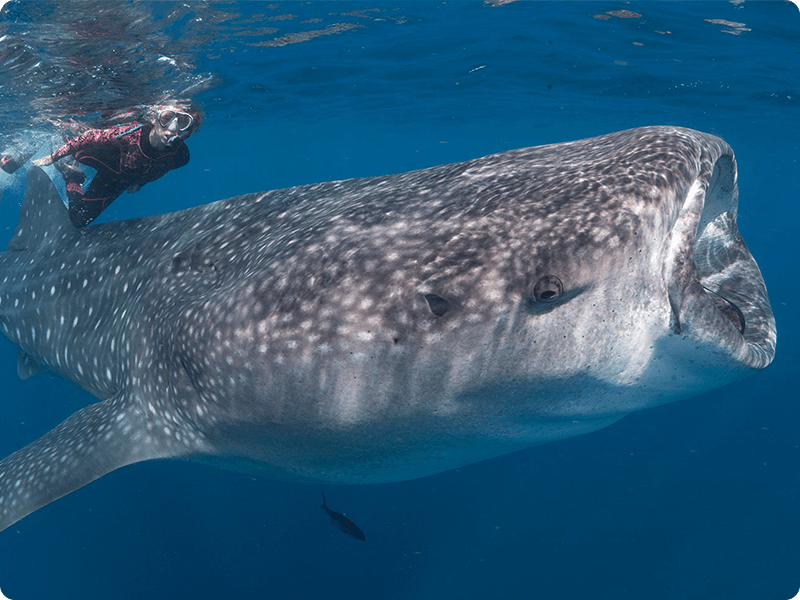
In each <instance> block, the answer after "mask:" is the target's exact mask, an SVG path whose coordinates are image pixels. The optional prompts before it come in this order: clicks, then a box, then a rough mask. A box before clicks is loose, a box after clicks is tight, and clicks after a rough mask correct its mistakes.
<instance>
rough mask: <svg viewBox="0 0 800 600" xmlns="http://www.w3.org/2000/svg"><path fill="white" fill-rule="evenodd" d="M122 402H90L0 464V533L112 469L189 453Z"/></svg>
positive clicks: (117, 399) (133, 406)
mask: <svg viewBox="0 0 800 600" xmlns="http://www.w3.org/2000/svg"><path fill="white" fill-rule="evenodd" d="M128 400H129V399H128V397H127V396H126V395H125V394H122V393H118V394H116V395H114V396H112V397H111V398H109V399H108V400H105V401H103V402H97V403H95V404H90V405H89V406H87V407H85V408H83V409H81V410H79V411H78V412H76V413H74V414H73V415H71V416H70V417H69V418H68V419H66V420H65V421H64V422H63V423H61V424H60V425H59V426H58V427H56V428H55V429H53V430H51V431H50V432H48V433H46V434H45V435H43V436H42V437H40V438H39V439H38V440H36V441H35V442H33V443H31V444H28V445H27V446H25V447H24V448H22V449H21V450H19V451H17V452H15V453H14V454H12V455H10V456H8V457H7V458H5V459H3V460H2V461H0V531H2V530H3V529H5V528H7V527H10V526H11V525H13V524H14V523H16V522H17V521H19V520H20V519H22V518H23V517H25V516H26V515H28V514H30V513H32V512H33V511H35V510H37V509H39V508H41V507H42V506H45V505H46V504H49V503H50V502H53V501H54V500H57V499H59V498H61V497H62V496H66V495H67V494H69V493H70V492H73V491H75V490H77V489H78V488H81V487H83V486H84V485H86V484H87V483H91V482H92V481H94V480H95V479H98V478H100V477H102V476H103V475H105V474H106V473H110V472H111V471H113V470H115V469H118V468H120V467H124V466H125V465H129V464H132V463H135V462H140V461H143V460H149V459H154V458H170V457H174V456H180V455H182V454H189V453H190V452H189V451H188V449H187V448H186V447H185V446H182V450H183V451H181V450H179V449H177V448H176V446H175V445H173V444H170V443H165V442H167V440H165V438H164V434H163V428H162V430H161V431H160V432H158V433H151V431H149V430H148V427H147V420H146V415H145V414H144V411H143V409H142V408H141V407H140V406H138V405H136V404H134V403H132V402H129V401H128ZM151 425H152V424H151ZM151 429H152V427H151ZM159 436H160V437H159Z"/></svg>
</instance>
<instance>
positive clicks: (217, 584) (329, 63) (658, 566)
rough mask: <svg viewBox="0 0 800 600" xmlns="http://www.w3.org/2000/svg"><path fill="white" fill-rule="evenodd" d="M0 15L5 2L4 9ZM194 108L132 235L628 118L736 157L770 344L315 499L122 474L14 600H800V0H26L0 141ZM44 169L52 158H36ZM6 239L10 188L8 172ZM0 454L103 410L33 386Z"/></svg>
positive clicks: (52, 534) (15, 404)
mask: <svg viewBox="0 0 800 600" xmlns="http://www.w3.org/2000/svg"><path fill="white" fill-rule="evenodd" d="M0 4H2V2H0ZM173 96H177V97H182V98H190V99H192V100H194V101H195V102H197V103H198V104H200V105H201V106H202V107H203V108H204V110H205V112H206V120H205V122H204V124H203V126H202V129H201V131H200V132H199V133H198V134H197V135H196V136H195V137H192V138H191V139H190V140H189V146H190V148H191V152H192V159H191V162H190V163H189V165H187V166H186V167H184V168H182V169H180V170H178V171H175V172H173V173H170V174H169V175H167V176H166V177H164V178H163V179H161V180H159V181H157V182H155V183H152V184H149V185H147V186H145V187H144V188H143V189H142V190H141V191H140V192H138V193H137V194H135V195H125V196H123V197H121V198H120V199H119V200H118V201H117V202H116V203H115V204H114V205H113V206H112V207H111V208H110V209H109V210H107V211H106V212H105V213H104V214H103V217H102V220H118V219H126V218H132V217H137V216H142V215H148V214H156V213H161V212H166V211H172V210H178V209H181V208H185V207H189V206H194V205H197V204H201V203H205V202H210V201H213V200H217V199H220V198H226V197H230V196H234V195H237V194H241V193H246V192H253V191H261V190H267V189H273V188H280V187H287V186H292V185H298V184H304V183H311V182H318V181H326V180H331V179H344V178H349V177H358V176H369V175H380V174H386V173H394V172H402V171H407V170H411V169H415V168H422V167H427V166H432V165H437V164H442V163H447V162H453V161H459V160H465V159H469V158H474V157H477V156H481V155H485V154H489V153H493V152H498V151H502V150H507V149H511V148H516V147H524V146H532V145H539V144H544V143H550V142H558V141H566V140H570V139H578V138H584V137H589V136H592V135H598V134H602V133H608V132H611V131H616V130H621V129H626V128H630V127H636V126H640V125H654V124H675V125H681V126H687V127H693V128H696V129H700V130H703V131H707V132H711V133H715V134H717V135H720V136H722V137H724V138H725V139H726V140H727V141H728V142H729V143H730V144H731V145H732V147H733V148H734V150H735V151H736V154H737V160H738V166H739V187H740V208H739V227H740V230H741V231H742V234H743V236H744V238H745V240H746V241H747V243H748V246H749V247H750V249H751V251H752V253H753V255H754V256H755V257H756V259H757V260H758V262H759V265H760V267H761V269H762V272H763V274H764V278H765V280H766V282H767V286H768V289H769V292H770V298H771V301H772V305H773V309H774V311H775V315H776V319H777V322H778V351H777V357H776V359H775V362H774V363H773V364H772V365H771V366H770V367H769V368H768V369H766V370H765V371H763V372H759V373H757V374H754V375H753V376H752V377H751V378H749V379H747V380H745V381H743V382H741V383H740V384H737V385H735V386H729V387H726V388H722V389H720V390H718V391H716V392H713V393H709V394H705V395H702V396H698V397H695V398H692V399H689V400H686V401H683V402H679V403H675V404H671V405H666V406H662V407H660V408H657V409H651V410H648V411H643V412H640V413H636V414H633V415H630V416H628V417H626V418H624V419H623V420H622V421H620V422H618V423H616V424H614V425H613V426H611V427H608V428H607V429H604V430H601V431H599V432H597V433H594V434H591V435H587V436H584V437H579V438H573V439H569V440H565V441H562V442H558V443H553V444H549V445H544V446H540V447H536V448H532V449H530V450H526V451H523V452H519V453H516V454H513V455H510V456H505V457H501V458H498V459H494V460H491V461H487V462H483V463H479V464H475V465H471V466H469V467H464V468H462V469H459V470H457V471H450V472H446V473H442V474H440V475H436V476H433V477H428V478H425V479H420V480H415V481H408V482H403V483H396V484H386V485H374V486H326V488H325V491H326V494H327V497H328V503H329V505H330V506H331V508H333V509H336V510H340V511H344V512H346V513H347V514H348V516H349V517H351V518H352V519H353V520H354V521H355V522H357V523H358V524H359V526H360V527H361V528H362V529H363V530H364V531H365V532H366V535H367V538H368V541H367V542H366V543H359V542H356V541H354V540H351V539H349V538H347V537H345V536H343V535H342V534H341V533H340V532H338V531H337V530H336V529H334V528H333V527H331V526H330V525H329V524H328V521H327V517H326V516H325V514H324V513H323V511H321V510H320V509H319V504H320V498H319V491H320V489H319V486H308V485H301V484H294V483H291V482H275V481H270V480H265V479H257V478H252V477H249V476H245V475H241V474H237V473H230V472H227V471H221V470H216V469H212V468H210V467H204V466H200V465H196V464H191V463H185V462H179V461H175V462H153V463H144V464H138V465H134V466H131V467H126V468H124V469H121V470H118V471H116V472H114V473H111V474H110V475H108V476H106V477H104V478H102V479H100V480H98V481H96V482H94V483H92V484H91V485H89V486H87V487H85V488H83V489H81V490H78V491H77V492H74V493H73V494H71V495H69V496H67V497H65V498H63V499H61V500H59V501H57V502H55V503H53V504H51V505H49V506H47V507H45V508H43V509H41V510H40V511H38V512H36V513H34V514H33V515H31V516H29V517H27V518H25V519H24V520H22V521H20V522H19V523H17V524H16V525H14V526H13V527H11V528H9V529H8V530H6V531H4V532H2V533H1V534H0V589H2V591H3V593H4V594H5V595H6V596H7V597H9V598H11V599H12V600H28V599H30V600H39V599H46V598H63V599H72V598H76V599H78V598H80V599H82V600H94V599H100V598H102V599H108V598H114V599H118V600H125V599H128V598H131V599H132V598H139V597H147V598H154V599H157V598H216V597H231V598H277V599H287V600H289V599H291V600H300V599H307V598H320V597H324V598H331V599H334V598H348V599H354V598H369V599H373V598H382V599H383V598H385V599H394V598H404V599H406V598H415V599H417V598H418V599H433V598H436V599H439V598H463V599H468V598H514V599H517V598H519V599H550V598H558V599H563V598H583V597H592V598H598V599H605V598H609V599H612V598H613V599H615V600H616V599H624V598H637V599H638V598H651V599H673V598H687V599H691V598H726V600H738V599H743V600H744V599H748V600H749V599H753V598H759V599H760V598H764V599H767V598H776V599H779V600H782V599H788V598H791V597H793V596H794V595H795V594H796V593H797V592H798V589H800V549H799V548H800V543H799V542H800V519H798V518H797V515H798V504H799V503H800V468H799V467H800V460H799V459H800V435H798V433H797V426H796V424H797V423H798V422H799V421H800V407H799V406H798V404H799V403H798V400H800V395H799V394H798V386H797V379H798V370H797V364H798V350H799V345H798V334H799V333H800V332H799V331H798V329H799V327H800V324H799V323H798V318H797V314H795V313H794V310H793V308H794V307H795V305H796V304H797V301H796V298H797V297H798V294H799V293H800V284H798V277H797V274H798V268H797V259H798V255H799V254H800V252H798V241H797V234H796V230H797V224H798V221H799V219H800V209H798V208H797V204H796V199H797V198H798V197H800V185H799V184H798V181H799V180H800V177H798V176H799V175H800V166H799V165H798V157H799V156H800V152H799V150H800V141H799V140H800V136H799V135H798V133H799V132H800V11H798V9H797V7H795V6H794V5H793V4H791V3H789V2H753V1H750V0H748V1H745V2H738V1H737V2H630V3H627V2H626V3H622V2H599V1H598V2H593V1H592V2H511V3H507V2H501V1H496V2H446V3H445V2H390V1H385V0H381V1H376V2H373V3H362V2H331V3H329V2H310V3H299V2H274V3H266V2H238V3H236V2H229V3H226V2H202V3H201V2H197V3H195V2H186V3H183V2H110V1H91V2H82V1H69V2H67V1H63V2H33V1H29V2H16V1H12V2H9V3H6V4H5V5H4V6H2V8H1V9H0V100H2V102H1V103H0V145H3V144H6V143H12V142H14V141H15V140H19V139H23V140H24V139H26V138H27V137H29V136H32V135H43V134H44V133H47V132H48V131H50V130H51V128H52V126H51V124H50V123H51V120H54V119H65V118H77V119H80V120H84V121H86V122H94V121H97V120H100V119H102V117H103V115H104V114H105V113H104V111H114V110H122V109H124V108H125V107H127V106H131V105H138V104H145V103H155V102H160V101H161V100H162V99H164V98H168V97H173ZM44 151H45V149H43V150H42V152H44ZM0 190H2V192H3V195H2V199H1V200H0V234H2V236H0V237H2V238H3V239H0V243H4V242H5V241H6V240H7V239H8V238H9V237H10V235H11V233H12V232H13V230H14V227H15V226H16V223H17V219H18V216H19V206H20V200H21V197H22V194H23V193H24V170H21V171H19V172H18V173H17V174H15V175H14V176H8V175H6V174H0ZM15 365H16V353H15V349H14V347H13V346H12V345H11V344H9V343H2V344H0V381H2V383H3V388H4V391H3V393H2V399H1V400H0V403H1V406H2V408H1V409H0V456H6V455H7V454H10V453H11V452H13V451H15V450H17V449H19V448H21V447H22V446H24V445H25V444H27V443H29V442H30V441H32V440H34V439H36V438H37V437H39V436H40V435H41V434H43V433H44V432H46V431H48V430H49V429H51V428H52V427H54V426H55V425H56V424H57V423H59V422H60V421H61V420H63V419H64V418H66V417H67V416H68V415H69V414H71V413H72V412H74V411H75V410H77V409H78V408H80V407H82V406H84V405H85V404H87V403H88V402H91V401H93V400H94V399H93V398H92V397H90V396H89V395H88V394H86V393H84V392H82V391H80V390H78V389H77V388H75V387H73V386H71V385H69V384H67V383H65V382H64V381H62V380H60V379H54V378H51V377H48V376H39V377H36V378H33V379H30V380H27V381H24V382H23V381H20V380H19V379H18V377H17V374H16V369H15Z"/></svg>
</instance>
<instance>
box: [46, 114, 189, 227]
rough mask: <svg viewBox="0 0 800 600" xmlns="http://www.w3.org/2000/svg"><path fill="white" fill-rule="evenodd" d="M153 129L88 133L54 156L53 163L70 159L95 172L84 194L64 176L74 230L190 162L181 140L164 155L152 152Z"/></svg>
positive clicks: (130, 125) (144, 126)
mask: <svg viewBox="0 0 800 600" xmlns="http://www.w3.org/2000/svg"><path fill="white" fill-rule="evenodd" d="M152 128H153V126H152V125H150V124H148V123H137V122H133V123H125V124H124V125H117V126H115V127H108V128H105V129H90V130H89V131H87V132H85V133H83V134H81V135H79V136H77V137H74V138H72V139H71V140H69V141H68V142H67V143H66V144H64V145H63V146H62V147H61V148H59V149H58V150H56V151H55V152H54V153H53V161H54V162H55V161H57V160H59V159H61V158H64V157H65V156H68V155H72V156H74V157H75V158H76V159H77V160H78V162H80V163H82V164H84V165H86V166H87V167H92V168H93V169H96V170H97V174H96V175H95V176H94V179H92V182H91V183H90V184H89V188H88V189H87V190H86V191H85V192H84V191H83V188H82V187H81V186H80V183H77V182H76V181H70V177H69V175H68V174H65V176H64V179H65V180H66V181H67V199H68V200H69V219H70V221H72V224H73V225H75V227H83V226H85V225H88V224H89V223H91V222H92V221H94V220H95V219H96V218H97V217H98V216H99V215H100V213H101V212H103V211H104V210H105V209H106V208H107V207H108V205H109V204H111V203H112V202H113V201H114V200H116V199H117V197H118V196H119V195H120V194H121V193H122V192H124V191H125V190H127V189H128V188H130V187H131V186H142V185H144V184H145V183H149V182H151V181H155V180H156V179H158V178H159V177H162V176H164V175H165V174H166V173H168V172H169V171H171V170H172V169H177V168H179V167H182V166H183V165H185V164H186V163H188V162H189V148H188V147H187V146H186V144H185V143H184V142H183V140H178V141H177V142H176V143H175V145H174V146H172V147H170V148H169V149H167V150H166V151H161V152H159V151H158V150H156V149H155V148H153V146H152V145H151V144H150V141H149V135H150V131H151V130H152ZM62 172H64V171H62Z"/></svg>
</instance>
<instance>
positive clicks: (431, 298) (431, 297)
mask: <svg viewBox="0 0 800 600" xmlns="http://www.w3.org/2000/svg"><path fill="white" fill-rule="evenodd" d="M425 300H427V301H428V307H429V308H430V309H431V312H432V313H433V314H435V315H436V316H437V317H441V316H442V315H443V314H444V313H446V312H447V309H448V308H450V304H449V303H448V302H447V300H445V299H444V298H442V297H441V296H437V295H436V294H425Z"/></svg>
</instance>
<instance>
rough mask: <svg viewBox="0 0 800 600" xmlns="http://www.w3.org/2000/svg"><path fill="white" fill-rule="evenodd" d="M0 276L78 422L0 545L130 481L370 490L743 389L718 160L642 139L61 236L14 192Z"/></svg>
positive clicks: (37, 199)
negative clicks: (150, 473) (93, 490)
mask: <svg viewBox="0 0 800 600" xmlns="http://www.w3.org/2000/svg"><path fill="white" fill-rule="evenodd" d="M27 178H28V180H27V189H26V193H25V197H24V199H23V202H22V207H21V212H20V219H19V224H18V226H17V228H16V230H15V232H14V234H13V237H12V238H11V241H10V242H9V244H8V247H7V249H6V251H5V252H3V253H2V254H0V330H2V333H3V334H4V335H5V337H6V338H8V339H9V340H10V341H11V342H12V343H13V344H15V345H16V346H17V348H18V372H19V374H20V376H21V377H22V378H27V377H31V376H33V375H36V374H37V373H42V372H46V373H50V374H54V375H58V376H60V377H62V378H64V379H66V380H67V381H69V382H72V383H73V384H75V385H76V386H78V387H80V388H81V389H83V390H85V391H87V392H88V393H89V394H92V395H93V396H95V397H96V398H97V401H96V402H93V403H90V404H88V405H87V406H85V407H83V408H82V409H80V410H78V411H77V412H75V413H74V414H72V415H71V416H70V417H68V418H67V419H66V420H65V421H64V422H62V423H61V424H60V425H57V426H56V427H55V429H53V430H52V431H50V432H48V433H44V434H43V435H42V437H40V438H39V439H37V440H35V441H32V442H31V443H30V444H29V445H27V446H25V447H24V448H22V449H20V450H18V451H17V452H15V453H13V454H11V455H10V456H8V457H6V458H5V459H3V460H2V461H0V530H2V529H5V528H7V527H9V526H10V525H12V524H13V523H16V522H17V521H19V520H20V519H22V518H23V517H25V516H26V515H29V514H30V513H32V512H34V511H36V510H37V509H39V508H41V507H43V506H45V505H47V504H48V503H50V502H52V501H54V500H56V499H58V498H60V497H62V496H64V495H66V494H69V493H70V492H72V491H74V490H76V489H78V488H80V487H82V486H84V485H86V484H88V483H90V482H91V481H93V480H95V479H97V478H99V477H101V476H103V475H105V474H107V473H109V472H110V471H113V470H115V469H118V468H120V467H123V466H125V465H129V464H132V463H137V462H140V461H146V460H153V459H190V460H195V461H199V462H204V463H208V464H211V465H216V466H220V467H224V468H228V469H232V470H236V471H242V472H245V473H251V474H259V475H267V476H270V477H274V478H282V479H289V480H293V481H298V482H316V483H328V484H338V483H357V484H363V483H379V482H391V481H402V480H407V479H412V478H418V477H423V476H427V475H431V474H434V473H439V472H442V471H445V470H449V469H454V468H457V467H460V466H463V465H467V464H470V463H474V462H477V461H481V460H485V459H489V458H492V457H496V456H500V455H503V454H507V453H510V452H514V451H517V450H520V449H523V448H528V447H531V446H534V445H537V444H541V443H545V442H549V441H553V440H559V439H564V438H569V437H572V436H577V435H580V434H585V433H588V432H592V431H595V430H597V429H599V428H602V427H606V426H608V425H610V424H611V423H613V422H615V421H617V420H618V419H621V418H622V417H623V416H625V415H626V414H628V413H630V412H633V411H638V410H642V409H645V408H647V407H652V406H656V405H660V404H664V403H667V402H672V401H677V400H680V399H683V398H688V397H691V396H695V395H697V394H700V393H703V392H706V391H708V390H712V389H715V388H718V387H720V386H724V385H726V384H729V383H731V382H734V381H737V380H739V379H740V378H742V377H745V376H746V375H748V374H750V373H752V372H754V371H756V370H759V369H762V368H764V367H766V366H767V365H768V364H769V363H770V362H771V361H772V359H773V357H774V353H775V343H776V330H775V320H774V317H773V314H772V310H771V308H770V304H769V299H768V295H767V289H766V286H765V283H764V280H763V278H762V275H761V272H760V271H759V268H758V266H757V264H756V262H755V260H754V259H753V257H752V256H751V254H750V252H749V250H748V248H747V246H746V245H745V243H744V241H743V239H742V237H741V235H740V233H739V230H738V227H737V206H738V199H739V192H738V186H737V171H736V161H735V158H734V154H733V151H732V150H731V148H730V146H729V145H728V144H727V143H725V142H724V141H723V140H722V139H720V138H718V137H715V136H712V135H708V134H705V133H701V132H697V131H693V130H689V129H683V128H678V127H645V128H639V129H632V130H628V131H622V132H617V133H612V134H608V135H603V136H600V137H594V138H590V139H585V140H578V141H570V142H565V143H558V144H551V145H546V146H538V147H531V148H523V149H517V150H511V151H507V152H501V153H498V154H493V155H490V156H485V157H482V158H477V159H474V160H468V161H466V162H460V163H455V164H448V165H443V166H435V167H431V168H425V169H422V170H417V171H413V172H408V173H400V174H392V175H386V176H380V177H368V178H361V179H351V180H344V181H333V182H326V183H316V184H310V185H303V186H299V187H292V188H288V189H283V190H273V191H267V192H263V193H254V194H247V195H243V196H237V197H234V198H229V199H225V200H219V201H217V202H214V203H211V204H207V205H202V206H196V207H194V208H189V209H186V210H182V211H179V212H173V213H170V214H164V215H157V216H150V217H145V218H140V219H133V220H127V221H120V222H109V223H102V224H95V225H91V226H89V227H85V228H83V229H76V228H74V227H73V226H72V225H71V224H70V223H69V219H68V216H67V213H66V209H65V208H64V205H63V204H62V201H61V200H60V198H59V196H58V194H57V192H56V191H55V189H54V187H53V185H52V182H51V181H50V179H49V178H48V177H47V176H46V175H45V174H44V172H43V171H41V170H40V169H38V168H30V169H29V170H28V173H27Z"/></svg>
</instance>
